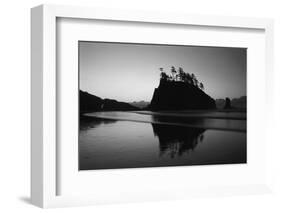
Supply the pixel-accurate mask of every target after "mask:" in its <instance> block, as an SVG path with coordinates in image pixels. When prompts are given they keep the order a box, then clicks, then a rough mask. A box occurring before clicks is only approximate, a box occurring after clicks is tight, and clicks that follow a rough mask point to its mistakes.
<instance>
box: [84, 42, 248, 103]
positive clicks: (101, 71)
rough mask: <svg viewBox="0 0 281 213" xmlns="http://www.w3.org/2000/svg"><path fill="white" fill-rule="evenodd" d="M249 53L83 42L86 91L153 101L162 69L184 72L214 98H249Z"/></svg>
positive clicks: (97, 94)
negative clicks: (247, 78)
mask: <svg viewBox="0 0 281 213" xmlns="http://www.w3.org/2000/svg"><path fill="white" fill-rule="evenodd" d="M246 55H247V50H246V49H244V48H219V47H196V46H169V45H146V44H124V43H123V44H122V43H100V42H98V43H97V42H84V41H83V42H81V41H80V42H79V74H80V89H81V90H83V91H87V92H89V93H91V94H93V95H96V96H99V97H101V98H110V99H116V100H118V101H125V102H132V101H141V100H145V101H150V100H151V98H152V95H153V92H154V88H156V87H158V84H159V78H160V77H159V75H160V71H159V68H160V67H163V68H164V71H166V73H170V67H171V66H175V67H176V68H178V67H182V68H183V69H184V71H185V72H189V73H194V74H195V75H196V76H197V79H198V80H199V81H200V82H203V84H204V87H205V92H206V93H207V94H208V95H210V96H211V97H213V98H215V99H216V98H225V97H230V98H238V97H240V96H243V95H246V67H247V60H246V57H247V56H246Z"/></svg>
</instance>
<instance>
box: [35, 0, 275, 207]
mask: <svg viewBox="0 0 281 213" xmlns="http://www.w3.org/2000/svg"><path fill="white" fill-rule="evenodd" d="M58 18H64V19H72V18H75V19H81V20H82V19H83V20H85V19H87V20H91V19H92V20H109V21H112V20H113V21H121V22H123V21H124V22H131V23H139V22H143V23H154V24H159V25H161V26H163V25H173V26H177V25H181V26H185V25H189V26H190V25H192V26H202V27H219V28H227V29H228V30H232V29H257V30H262V31H264V35H265V39H264V40H265V53H264V54H265V67H264V72H265V73H266V80H265V82H264V83H265V84H266V87H265V88H264V90H263V92H264V93H265V94H266V96H267V98H268V99H267V101H268V102H267V104H266V105H265V107H266V108H267V109H270V108H272V107H273V106H272V103H273V101H272V98H271V97H272V94H271V93H270V91H271V90H272V88H273V85H272V82H273V81H272V78H273V21H272V20H271V19H256V18H240V17H239V18H238V17H216V16H203V15H187V14H173V13H153V12H146V11H123V10H112V9H100V8H84V7H74V6H54V5H41V6H38V7H35V8H32V10H31V26H32V29H31V43H32V45H31V58H32V62H31V73H32V75H31V76H32V77H31V82H32V88H31V97H32V103H31V112H32V113H31V114H32V115H31V116H32V117H31V130H32V133H31V201H32V203H33V204H35V205H37V206H40V207H43V208H47V207H62V206H76V205H91V204H96V203H112V202H113V203H114V202H128V201H142V200H161V199H164V200H165V199H173V198H176V199H178V198H186V197H194V196H213V195H233V194H239V195H240V194H252V193H264V192H269V191H270V178H271V176H270V169H269V168H270V165H268V164H269V163H268V161H267V162H265V166H266V169H265V170H264V171H263V172H264V173H265V174H264V175H265V177H266V178H265V179H263V181H260V182H259V183H258V184H257V183H255V184H252V185H251V184H241V185H237V184H233V185H232V186H230V185H227V186H224V185H221V186H217V187H199V186H197V185H196V184H195V188H194V189H192V190H191V189H190V190H188V191H186V190H181V189H178V188H174V189H167V190H164V192H169V191H171V192H172V193H173V194H174V195H173V196H171V195H168V194H167V195H165V193H163V191H159V192H156V193H150V192H148V191H146V192H143V193H142V194H128V195H124V196H120V195H118V193H116V192H112V194H115V195H113V196H112V197H111V196H110V195H108V196H107V195H106V194H105V195H104V196H101V198H100V199H98V196H91V195H79V196H73V195H59V196H58V193H57V189H58V187H57V185H58V184H59V183H58V174H59V172H60V169H61V168H60V167H59V166H58V165H57V163H58V162H57V160H58V159H59V156H58V154H59V153H58V152H57V149H58V147H57V143H56V141H57V137H58V132H57V102H58V100H57V98H58V96H57V87H58V84H59V83H60V82H59V81H58V79H57V72H56V70H57V58H56V57H57V53H56V51H57V42H56V36H57V20H58ZM269 111H270V110H269ZM270 119H271V117H270V114H266V115H265V119H264V122H263V124H264V126H265V128H266V129H270V125H271V124H270V123H271V122H270ZM266 132H267V131H265V132H264V133H262V134H264V135H263V137H261V138H264V140H265V142H264V143H266V146H269V145H268V143H269V140H268V136H267V134H266ZM265 154H266V153H264V155H265ZM174 171H175V170H174ZM149 172H152V173H153V171H152V170H151V171H149ZM149 172H148V173H147V174H148V175H149ZM152 173H151V174H152ZM124 187H126V186H124Z"/></svg>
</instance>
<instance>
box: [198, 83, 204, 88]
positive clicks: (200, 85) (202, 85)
mask: <svg viewBox="0 0 281 213" xmlns="http://www.w3.org/2000/svg"><path fill="white" fill-rule="evenodd" d="M199 87H200V89H202V90H204V84H203V83H202V82H201V83H200V84H199Z"/></svg>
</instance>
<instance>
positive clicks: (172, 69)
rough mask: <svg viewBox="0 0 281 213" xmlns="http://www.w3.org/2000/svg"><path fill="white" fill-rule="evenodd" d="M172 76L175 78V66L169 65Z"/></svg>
mask: <svg viewBox="0 0 281 213" xmlns="http://www.w3.org/2000/svg"><path fill="white" fill-rule="evenodd" d="M171 73H172V78H173V80H175V76H176V74H177V71H176V68H175V67H174V66H172V67H171Z"/></svg>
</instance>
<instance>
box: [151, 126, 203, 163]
mask: <svg viewBox="0 0 281 213" xmlns="http://www.w3.org/2000/svg"><path fill="white" fill-rule="evenodd" d="M152 129H153V132H154V135H155V136H157V137H158V139H159V148H160V155H163V154H168V155H170V157H171V158H174V157H175V156H181V155H182V154H184V153H188V152H189V151H190V150H194V149H195V147H196V146H197V145H198V143H199V142H202V141H203V138H204V135H203V133H204V132H205V129H202V128H191V127H183V126H173V125H161V124H152Z"/></svg>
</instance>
